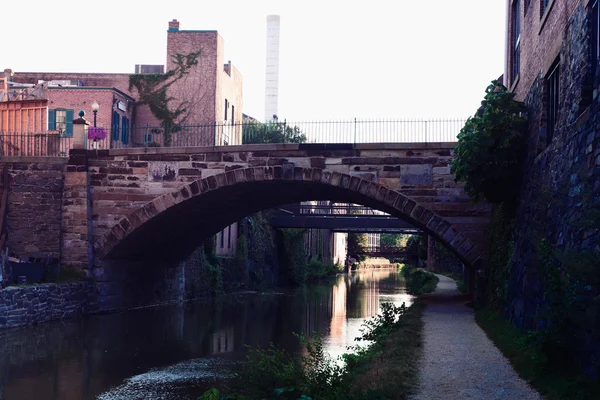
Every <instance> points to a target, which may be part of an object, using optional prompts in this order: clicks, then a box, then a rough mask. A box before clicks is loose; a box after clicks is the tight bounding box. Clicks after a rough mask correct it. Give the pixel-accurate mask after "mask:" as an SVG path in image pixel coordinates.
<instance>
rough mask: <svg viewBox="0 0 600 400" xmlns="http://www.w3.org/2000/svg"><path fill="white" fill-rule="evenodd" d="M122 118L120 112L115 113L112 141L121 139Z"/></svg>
mask: <svg viewBox="0 0 600 400" xmlns="http://www.w3.org/2000/svg"><path fill="white" fill-rule="evenodd" d="M120 126H121V116H120V115H119V113H118V112H116V111H113V116H112V140H119V138H120V137H121V135H120V134H121V128H120Z"/></svg>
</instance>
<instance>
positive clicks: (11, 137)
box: [0, 132, 73, 157]
mask: <svg viewBox="0 0 600 400" xmlns="http://www.w3.org/2000/svg"><path fill="white" fill-rule="evenodd" d="M72 147H73V137H72V136H64V135H61V134H58V133H51V132H48V133H1V132H0V156H3V157H67V156H68V155H69V150H70V149H71V148H72Z"/></svg>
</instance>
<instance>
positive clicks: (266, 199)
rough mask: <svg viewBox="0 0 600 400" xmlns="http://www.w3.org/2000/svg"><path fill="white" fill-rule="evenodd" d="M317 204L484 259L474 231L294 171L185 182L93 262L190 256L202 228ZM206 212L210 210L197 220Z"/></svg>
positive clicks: (364, 190)
mask: <svg viewBox="0 0 600 400" xmlns="http://www.w3.org/2000/svg"><path fill="white" fill-rule="evenodd" d="M315 196H316V197H315ZM319 197H320V198H319ZM315 199H330V200H335V201H347V202H356V203H359V204H364V205H367V206H370V207H373V208H378V209H380V210H382V211H385V212H388V213H390V214H391V215H394V216H397V217H399V218H402V219H405V220H408V221H409V222H411V223H413V224H414V225H415V226H417V227H419V228H421V229H423V230H424V231H425V232H427V233H428V234H430V235H432V236H434V237H436V238H437V239H438V240H440V242H442V243H443V244H445V245H446V246H447V247H448V248H450V249H451V250H452V251H453V252H454V253H455V254H456V255H457V256H458V257H459V258H460V259H461V260H462V261H463V262H464V263H465V264H466V265H467V266H469V267H471V268H472V269H478V268H479V267H478V265H479V264H480V263H481V262H482V261H483V259H484V251H482V250H481V249H480V248H479V247H478V246H476V245H475V243H474V240H473V238H472V236H473V232H461V230H460V228H458V227H456V226H454V225H453V224H452V223H451V222H450V221H448V220H447V219H445V218H443V217H441V216H440V215H438V214H436V213H435V212H434V211H431V210H429V209H427V207H426V206H425V205H423V204H419V203H418V202H417V201H415V200H414V199H411V198H410V197H408V196H406V195H404V194H402V193H401V192H399V191H397V190H392V189H389V188H387V187H385V186H384V185H382V184H379V183H377V182H374V181H370V180H367V179H363V178H361V177H357V176H352V175H349V174H345V173H340V172H336V171H330V170H327V169H321V168H316V167H310V168H302V167H294V165H292V164H287V165H281V166H273V167H264V166H260V167H250V168H239V169H235V170H231V171H228V172H225V173H220V174H216V175H212V176H209V177H207V178H202V179H197V180H194V181H192V182H190V183H186V184H184V185H183V186H181V187H179V188H178V189H176V190H174V191H172V192H170V193H166V194H163V195H161V196H159V197H156V198H155V199H154V200H152V201H150V202H148V203H146V204H145V205H143V206H141V207H139V208H138V209H136V210H135V211H133V212H131V213H129V214H128V215H126V216H124V217H122V218H121V219H120V220H119V221H118V223H116V224H115V225H114V226H113V227H112V228H111V229H110V230H108V231H107V232H106V233H105V234H104V235H102V236H101V237H100V238H99V239H98V240H97V241H96V242H95V243H94V251H95V255H96V258H97V259H98V260H103V259H106V258H111V257H114V256H123V255H124V254H127V252H128V251H129V252H131V251H134V250H132V249H137V251H138V254H139V251H142V250H143V246H146V248H147V249H148V251H150V250H151V249H152V248H154V247H156V246H157V245H158V244H157V243H163V245H164V246H165V247H167V246H170V248H172V249H177V248H178V247H177V246H179V245H181V246H180V248H181V249H187V248H189V247H190V246H192V245H193V241H192V240H191V239H190V243H189V244H187V243H185V245H184V244H183V243H182V242H186V241H187V239H188V236H191V235H193V234H199V232H200V231H198V229H200V230H202V229H204V231H203V232H200V233H204V234H206V235H209V234H210V233H216V232H217V231H218V230H219V229H221V228H222V227H224V226H226V225H228V224H229V223H231V222H233V221H235V220H236V219H239V218H241V217H243V216H245V215H248V214H250V213H252V212H256V211H260V209H264V208H269V207H273V206H276V205H279V204H283V203H285V202H299V201H306V200H315ZM236 202H237V205H238V206H239V207H237V208H236ZM221 206H222V207H229V208H228V209H227V210H225V211H224V213H223V215H222V219H221V220H220V221H219V218H217V217H218V216H217V217H213V216H212V215H213V214H214V213H215V212H218V210H220V207H221ZM202 208H204V209H206V210H208V211H206V213H205V214H202V213H198V211H197V210H199V209H202ZM194 210H195V211H194ZM211 212H212V214H211ZM186 213H187V214H186ZM194 213H196V214H194ZM203 215H204V216H205V219H206V221H191V220H192V219H193V218H194V216H199V218H200V217H201V216H203ZM209 220H210V221H209ZM170 221H171V222H172V223H170ZM153 230H154V231H153ZM152 236H161V239H164V240H163V241H162V242H160V241H159V242H153V241H151V239H149V238H151V237H152ZM136 237H137V238H136ZM134 238H136V239H134ZM145 240H146V241H147V242H144V241H145ZM174 251H175V250H174Z"/></svg>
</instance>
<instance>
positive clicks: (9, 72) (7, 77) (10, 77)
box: [4, 68, 15, 83]
mask: <svg viewBox="0 0 600 400" xmlns="http://www.w3.org/2000/svg"><path fill="white" fill-rule="evenodd" d="M14 74H15V73H14V72H13V70H12V69H10V68H6V69H5V70H4V80H5V82H7V83H8V82H12V80H13V75H14Z"/></svg>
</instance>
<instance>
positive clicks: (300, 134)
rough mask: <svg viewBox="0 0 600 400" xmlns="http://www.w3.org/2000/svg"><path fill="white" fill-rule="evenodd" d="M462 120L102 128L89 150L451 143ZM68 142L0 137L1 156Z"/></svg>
mask: <svg viewBox="0 0 600 400" xmlns="http://www.w3.org/2000/svg"><path fill="white" fill-rule="evenodd" d="M464 124H465V119H432V120H358V119H354V120H346V121H305V122H287V121H283V122H279V121H275V122H273V121H272V122H266V123H261V122H257V121H249V122H248V121H243V122H236V123H231V122H229V123H228V122H216V123H205V124H198V125H176V126H163V125H156V126H153V125H142V126H140V125H127V126H115V127H105V130H106V138H105V139H102V140H98V141H95V142H94V141H91V140H87V137H86V141H85V142H86V148H88V149H99V150H102V149H123V148H149V147H202V146H228V145H241V144H248V145H249V144H265V143H274V144H279V143H281V144H285V143H349V144H359V143H420V142H425V143H428V142H430V143H431V142H455V141H457V138H456V136H457V135H458V133H459V132H460V130H461V129H462V127H463V126H464ZM72 145H73V137H72V134H71V135H67V134H65V133H64V132H57V131H48V132H42V133H6V132H0V156H51V157H61V156H62V157H65V156H67V155H68V153H69V150H70V149H71V148H72Z"/></svg>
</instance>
